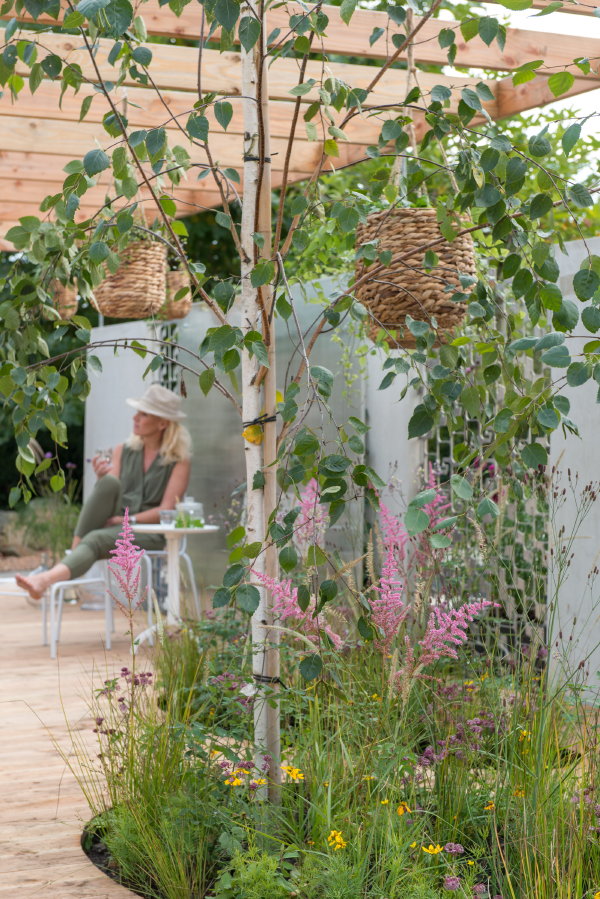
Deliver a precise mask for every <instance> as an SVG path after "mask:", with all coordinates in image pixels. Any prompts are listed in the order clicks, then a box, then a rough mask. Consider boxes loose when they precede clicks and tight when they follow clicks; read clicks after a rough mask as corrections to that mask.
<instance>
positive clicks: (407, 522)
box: [404, 507, 429, 537]
mask: <svg viewBox="0 0 600 899" xmlns="http://www.w3.org/2000/svg"><path fill="white" fill-rule="evenodd" d="M404 527H405V528H406V532H407V534H408V535H409V536H410V537H414V536H415V535H416V534H420V533H422V532H423V531H424V530H426V528H428V527H429V515H428V514H427V512H424V511H423V509H413V508H410V507H409V509H408V510H407V512H406V515H405V516H404Z"/></svg>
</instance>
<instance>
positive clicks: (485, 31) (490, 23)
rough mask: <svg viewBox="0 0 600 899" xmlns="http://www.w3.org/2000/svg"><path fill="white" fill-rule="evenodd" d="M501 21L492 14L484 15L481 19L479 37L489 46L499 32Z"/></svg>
mask: <svg viewBox="0 0 600 899" xmlns="http://www.w3.org/2000/svg"><path fill="white" fill-rule="evenodd" d="M498 28H499V22H498V19H494V18H492V17H491V16H483V17H482V18H481V19H480V20H479V37H480V38H481V40H482V41H483V43H484V44H487V45H488V47H489V46H490V44H491V43H492V41H493V40H494V38H495V37H496V35H497V34H498Z"/></svg>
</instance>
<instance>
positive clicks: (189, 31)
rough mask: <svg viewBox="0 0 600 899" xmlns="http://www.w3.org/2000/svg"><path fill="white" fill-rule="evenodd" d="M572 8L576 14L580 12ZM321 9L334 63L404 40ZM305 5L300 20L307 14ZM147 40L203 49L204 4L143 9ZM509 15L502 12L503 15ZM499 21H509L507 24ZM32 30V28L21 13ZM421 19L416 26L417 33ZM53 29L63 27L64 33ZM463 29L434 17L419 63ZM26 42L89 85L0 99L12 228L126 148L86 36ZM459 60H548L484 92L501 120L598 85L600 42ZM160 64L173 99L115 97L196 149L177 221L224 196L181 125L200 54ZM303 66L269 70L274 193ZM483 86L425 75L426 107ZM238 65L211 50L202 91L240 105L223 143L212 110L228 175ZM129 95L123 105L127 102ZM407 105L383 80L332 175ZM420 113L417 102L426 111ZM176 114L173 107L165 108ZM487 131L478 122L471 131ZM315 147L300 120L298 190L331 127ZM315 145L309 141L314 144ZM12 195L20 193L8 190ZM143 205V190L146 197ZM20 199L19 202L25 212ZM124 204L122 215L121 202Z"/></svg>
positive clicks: (353, 68) (282, 21)
mask: <svg viewBox="0 0 600 899" xmlns="http://www.w3.org/2000/svg"><path fill="white" fill-rule="evenodd" d="M548 2H549V0H535V2H534V7H535V8H544V7H545V6H547V4H548ZM567 6H568V8H569V11H573V12H577V14H590V13H593V10H594V8H597V7H600V0H591V2H590V3H587V4H565V10H566V7H567ZM575 7H577V8H576V9H575ZM322 10H323V11H324V12H325V13H326V15H327V16H328V17H329V20H330V23H329V26H328V28H327V34H326V36H325V37H323V38H322V39H321V42H320V45H316V46H315V49H321V50H322V51H323V52H324V53H325V54H328V55H334V56H336V57H339V56H340V55H341V56H344V57H346V58H355V57H364V58H367V59H370V60H372V61H375V62H376V63H377V64H379V63H380V62H381V60H383V59H386V58H387V57H388V56H389V54H390V53H392V52H394V46H393V44H392V36H393V34H395V33H397V32H398V31H399V29H398V27H397V26H396V25H394V24H393V23H392V22H391V21H390V20H389V18H388V17H387V15H386V14H385V13H381V12H374V11H369V10H357V12H356V14H355V16H354V17H353V19H352V22H351V24H350V26H347V25H346V24H345V23H343V22H342V20H341V18H340V10H339V8H338V7H332V6H323V7H322ZM301 11H302V10H301V8H300V7H298V12H301ZM140 12H141V13H142V15H143V17H144V20H145V23H146V26H147V29H148V33H149V35H150V36H163V37H164V36H167V37H176V38H185V39H186V40H187V41H194V40H195V41H197V39H198V38H199V24H200V10H199V8H198V6H197V5H195V4H189V5H188V6H186V7H185V8H184V10H183V12H182V15H181V16H180V17H179V18H177V17H175V16H174V15H173V13H172V12H171V10H170V9H169V8H168V7H162V6H160V3H159V0H150V2H148V3H145V4H143V6H141V7H140ZM289 12H290V10H289V8H288V9H284V8H279V9H274V10H272V11H271V12H270V14H269V25H270V27H271V28H273V29H274V28H280V29H281V33H280V34H279V36H278V37H277V38H276V40H277V41H282V40H284V39H285V38H286V34H287V29H288V28H289V25H288V16H289ZM500 13H501V10H500V8H499V14H500ZM504 13H505V11H504V12H502V13H501V14H504ZM22 21H23V22H26V21H31V19H30V18H29V19H27V15H26V13H24V14H23V20H22ZM418 22H419V20H418V18H416V17H415V24H418ZM55 24H56V23H55ZM452 27H456V23H453V22H450V21H447V20H442V19H432V20H429V21H426V22H425V23H424V25H423V27H422V29H421V31H420V32H419V34H418V39H417V41H416V44H415V57H416V60H417V64H418V65H423V64H428V65H430V64H436V65H438V66H444V65H446V64H447V51H446V50H444V49H443V48H441V47H440V44H439V41H438V37H439V33H440V30H441V29H442V28H452ZM375 28H383V29H384V33H383V35H382V36H381V38H380V39H379V40H377V41H376V42H375V43H374V44H373V45H371V43H370V37H371V34H372V32H373V29H375ZM20 36H21V37H23V38H24V39H28V38H29V39H36V40H37V41H38V60H41V59H43V57H44V55H45V54H50V53H52V54H57V55H59V56H60V57H61V58H63V59H66V60H67V61H68V62H70V63H77V64H78V65H80V66H81V68H82V70H83V73H84V77H85V78H87V79H89V84H87V85H86V84H84V85H83V86H82V88H81V89H80V91H79V92H78V94H77V95H73V94H72V93H69V92H68V93H67V94H65V96H64V97H63V99H62V104H61V107H60V108H59V105H58V99H59V95H60V86H59V83H58V82H56V81H54V82H53V81H51V80H44V81H43V82H42V83H41V85H40V86H39V87H38V89H37V91H36V93H35V94H33V95H31V94H30V93H29V91H28V89H27V87H25V89H24V90H23V91H22V93H21V94H20V96H19V98H18V100H17V101H16V102H15V103H12V102H11V99H10V96H9V94H8V92H5V93H4V96H3V97H2V98H0V221H2V222H5V223H14V222H15V220H16V219H18V218H19V216H20V215H23V214H36V211H37V207H38V206H39V203H40V201H41V200H42V199H43V197H45V196H46V195H48V194H53V193H59V192H60V190H61V186H62V182H63V180H64V177H65V175H64V172H63V169H64V165H65V163H66V162H67V161H68V160H70V159H72V158H81V157H82V156H83V155H85V153H86V152H87V151H88V150H90V149H92V148H93V147H94V146H101V147H103V148H105V149H107V150H109V149H110V148H111V147H112V146H114V145H115V144H116V143H117V142H118V141H117V140H116V139H111V138H110V136H109V135H108V134H107V133H106V131H105V130H104V128H103V127H102V119H103V116H104V115H105V113H106V112H107V109H108V107H107V104H106V101H105V99H104V97H103V96H102V95H101V94H98V93H97V92H96V91H95V90H94V88H93V82H94V81H95V80H96V75H95V72H94V70H93V68H92V66H91V65H90V61H89V56H88V53H87V51H86V50H85V48H84V46H83V42H82V40H81V39H80V38H79V37H77V36H72V35H65V34H60V33H56V32H45V33H43V34H40V33H39V32H33V31H30V32H28V31H27V30H24V31H23V32H21V35H20ZM456 43H457V55H456V60H455V66H457V67H461V68H463V67H464V68H466V69H468V68H485V69H487V70H490V69H491V70H493V69H495V70H497V71H498V74H499V76H500V75H501V73H502V72H510V71H512V70H514V69H517V68H519V67H520V66H521V65H523V64H524V63H526V62H529V61H532V60H538V59H544V67H543V68H541V69H540V70H539V72H540V73H541V74H538V76H537V77H536V78H535V79H534V80H532V81H530V82H527V83H526V84H521V85H518V86H517V87H515V86H514V85H513V83H512V79H511V78H510V76H509V77H498V78H497V79H488V80H487V82H486V83H487V85H488V87H489V88H490V90H491V91H492V93H493V94H494V99H493V100H492V101H490V102H489V103H487V104H486V113H487V114H488V115H489V116H490V117H491V118H492V119H501V118H505V117H507V116H511V115H514V114H516V113H518V112H523V111H525V110H527V109H531V108H534V107H538V106H541V105H544V104H546V103H548V102H551V101H552V100H553V99H554V96H553V95H552V93H551V91H550V90H549V87H548V77H549V75H551V74H552V73H553V72H555V71H561V70H563V69H569V70H570V71H572V72H573V74H574V75H575V76H576V77H575V81H574V83H573V85H572V87H571V88H570V89H569V91H567V92H566V94H564V95H563V96H575V95H576V94H580V93H584V92H586V91H589V90H593V89H594V88H596V87H598V86H600V67H599V65H598V62H599V60H600V40H597V39H589V38H581V37H570V36H565V35H552V34H545V33H541V32H531V31H524V30H521V29H515V28H509V29H507V39H506V45H505V47H504V49H501V48H500V47H499V46H498V45H497V44H496V43H493V44H492V46H490V47H488V46H487V45H486V44H484V43H483V41H481V40H480V39H479V38H478V37H476V38H473V39H472V40H471V41H468V42H467V41H465V40H464V39H463V37H462V34H461V33H460V30H459V29H458V28H457V29H456ZM112 45H113V42H112V41H107V40H101V41H99V42H98V52H97V55H96V60H97V62H98V65H99V67H100V71H101V75H102V77H103V78H106V79H108V80H111V79H114V77H115V69H114V68H113V67H112V66H111V65H110V64H109V63H108V54H109V52H110V49H111V47H112ZM151 48H152V52H153V63H152V69H151V71H152V75H153V78H154V79H155V82H156V87H157V89H158V91H160V93H161V95H162V96H163V97H164V100H165V104H163V103H162V102H161V100H160V99H159V97H158V94H157V92H156V91H155V90H154V89H151V88H145V87H141V86H140V85H139V83H138V82H136V81H134V80H133V79H126V80H125V82H124V85H123V88H122V89H119V90H118V91H116V92H115V95H114V96H115V99H116V100H117V104H118V107H119V109H120V110H126V114H127V118H128V121H129V125H130V126H131V127H133V128H140V129H142V128H145V129H150V128H156V127H161V126H162V127H166V129H167V132H168V135H169V140H170V142H172V143H180V144H182V145H183V146H185V147H186V149H188V151H189V152H190V154H191V158H192V161H193V164H194V166H196V168H193V169H192V170H191V171H190V173H188V175H187V176H186V177H185V179H184V180H183V181H182V183H181V184H180V185H178V186H177V187H173V186H172V185H171V184H170V182H169V181H168V179H166V178H165V179H163V182H162V184H161V185H160V187H161V190H162V191H164V192H166V193H169V194H170V195H171V196H172V197H173V198H174V200H175V202H176V204H177V208H178V213H179V214H186V213H187V214H189V213H190V212H192V211H195V210H198V209H201V208H206V207H211V206H214V205H217V204H218V203H219V201H220V195H219V193H218V191H217V189H216V185H215V183H214V180H213V179H212V177H208V178H205V179H204V180H201V181H198V178H197V176H198V174H199V173H200V171H201V167H204V166H206V164H207V158H206V156H205V153H204V151H203V150H202V148H201V147H196V146H191V145H190V142H189V140H188V138H187V136H186V135H185V134H184V132H183V131H182V130H181V129H180V128H179V127H178V123H180V124H181V125H182V126H185V122H186V120H187V117H188V115H189V114H190V112H191V110H192V107H193V104H194V102H195V100H196V98H197V87H198V86H197V73H196V70H197V63H198V48H197V46H179V45H177V46H174V45H169V44H164V43H152V44H151ZM581 56H586V57H588V58H589V59H590V60H591V62H592V66H591V71H590V73H589V74H587V75H584V74H583V73H582V72H581V71H580V70H579V69H578V68H577V67H574V66H573V65H572V60H573V58H575V57H581ZM17 72H18V73H19V74H20V75H21V76H22V77H24V78H27V76H28V72H29V70H28V69H27V67H26V66H24V65H23V64H22V63H20V62H19V63H18V64H17ZM375 73H376V68H374V67H373V65H357V64H356V63H354V62H340V61H337V60H336V61H335V62H330V63H327V68H326V75H325V77H327V76H333V77H335V78H338V79H340V80H342V81H344V82H346V83H348V84H351V85H352V86H353V87H363V88H365V87H367V86H368V85H369V83H370V82H371V80H372V78H373V76H374V74H375ZM311 77H312V78H314V79H315V81H316V82H317V84H316V86H315V88H313V90H312V91H310V92H308V93H307V94H305V95H303V96H302V97H301V101H300V102H301V103H302V104H303V107H304V108H306V105H307V104H308V103H310V102H312V101H313V100H314V99H315V97H316V90H317V88H318V85H319V83H320V81H321V79H322V78H323V77H324V74H323V67H322V63H321V62H318V61H310V62H309V63H308V66H307V70H306V74H305V76H304V80H308V79H309V78H311ZM298 78H299V63H298V61H297V60H295V59H293V58H277V59H275V61H274V62H273V63H272V66H271V77H270V90H269V94H270V122H271V145H272V153H271V155H272V168H273V185H274V187H277V186H278V184H280V183H281V177H282V169H283V164H284V159H285V153H286V146H287V138H288V136H289V134H290V128H291V123H292V116H293V102H292V101H293V99H294V98H293V97H292V96H291V95H290V90H291V89H292V88H293V87H295V85H297V83H298ZM481 80H482V79H481V78H480V77H479V76H477V77H473V76H471V75H468V74H465V75H462V74H458V73H457V74H456V75H454V76H450V75H447V74H441V73H431V72H424V71H422V70H418V72H417V82H418V86H419V88H420V90H421V91H422V95H423V98H424V101H425V102H426V101H427V97H428V95H429V94H430V92H431V90H432V89H433V87H434V86H436V85H443V86H445V87H447V88H449V89H450V90H451V91H452V100H451V102H450V111H455V110H456V108H457V104H458V101H459V99H460V92H461V90H463V89H464V88H466V87H470V88H474V87H475V86H476V85H477V83H478V82H479V81H481ZM240 84H241V77H240V55H239V53H238V52H236V51H232V52H226V53H219V52H218V51H217V50H215V49H210V48H207V49H204V50H203V90H204V91H213V92H215V93H217V94H219V95H221V96H224V97H227V98H228V99H229V100H230V101H231V103H232V106H233V116H232V119H231V122H230V123H229V126H228V129H227V133H224V132H223V131H222V130H221V128H220V126H219V125H218V124H217V123H216V122H215V119H214V114H213V112H212V110H210V109H209V110H208V111H207V115H208V118H209V121H210V127H211V152H212V154H213V159H215V160H216V161H217V163H218V165H219V166H220V167H221V168H225V167H228V168H239V167H240V160H241V158H242V135H243V130H244V128H243V120H242V111H241V102H240ZM91 94H93V95H94V97H95V98H94V100H93V102H92V104H91V107H90V109H89V111H88V113H87V115H86V118H85V120H84V121H83V122H80V121H79V117H80V111H81V103H82V100H83V98H84V97H86V96H89V95H91ZM125 95H126V99H125ZM405 96H406V71H405V70H404V69H402V68H392V69H390V70H389V71H388V72H386V73H385V75H384V76H383V77H382V78H381V80H380V81H379V83H378V84H377V87H376V89H375V91H373V92H372V93H371V94H370V95H369V99H368V105H369V106H371V107H372V108H373V109H372V112H371V114H370V115H369V116H361V117H356V118H354V119H352V120H351V121H350V122H348V123H347V125H346V126H345V128H344V131H345V134H346V136H347V141H346V142H339V147H340V150H339V152H340V155H339V157H338V158H336V159H332V160H329V161H328V166H327V167H328V168H330V169H331V168H335V167H339V166H341V165H346V164H349V163H353V162H356V161H359V160H360V159H363V158H365V151H366V148H367V147H368V146H369V145H371V144H375V143H377V141H378V138H379V133H380V129H381V124H382V119H384V118H386V117H389V116H395V115H397V114H398V111H399V110H400V108H401V105H402V101H403V100H404V98H405ZM417 104H418V101H417ZM166 107H168V109H167V108H166ZM413 112H414V116H415V126H416V133H417V139H419V138H420V137H421V136H422V134H423V133H424V130H425V129H426V127H427V126H426V124H425V122H424V119H423V116H422V115H421V114H419V113H418V111H416V110H413ZM480 121H481V117H480V118H479V119H474V120H473V122H472V124H477V123H478V122H480ZM315 124H316V125H317V138H318V139H317V140H315V139H314V134H312V135H308V134H307V132H306V130H305V127H304V123H303V121H302V119H301V120H300V125H299V127H298V129H297V131H296V134H295V139H294V144H293V148H292V156H291V160H290V164H291V171H290V173H289V177H290V181H292V182H293V181H298V180H301V179H304V178H306V177H308V176H309V175H310V174H312V172H313V171H314V169H315V166H316V165H317V163H318V161H319V159H320V158H321V153H322V146H323V144H322V141H323V140H324V139H326V137H327V136H328V135H327V133H326V125H327V123H325V126H323V124H322V123H321V122H320V121H319V120H315ZM309 136H310V137H311V138H312V139H311V140H309V139H308V138H309ZM109 187H110V186H109V183H108V180H107V178H105V183H104V186H103V183H102V179H100V181H99V183H98V185H97V187H95V188H93V190H91V191H89V192H88V193H86V194H85V195H84V197H83V199H82V203H83V205H82V208H81V209H80V211H79V213H78V214H79V215H80V216H81V217H86V216H88V215H90V214H91V213H92V212H94V211H95V210H96V209H97V206H94V204H95V203H99V204H100V203H102V202H103V200H104V197H105V194H106V193H107V191H108V190H109ZM11 188H12V189H11ZM140 196H141V198H142V200H144V194H143V192H142V193H141V194H140ZM17 201H18V202H17ZM124 202H125V201H124V200H121V199H119V200H117V201H116V207H115V208H119V206H120V205H121V204H122V203H124Z"/></svg>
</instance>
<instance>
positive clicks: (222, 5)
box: [212, 0, 240, 31]
mask: <svg viewBox="0 0 600 899" xmlns="http://www.w3.org/2000/svg"><path fill="white" fill-rule="evenodd" d="M212 10H213V14H214V17H215V19H216V20H217V22H218V23H219V25H222V26H223V28H224V29H225V30H226V31H233V29H234V28H235V23H236V22H237V20H238V16H239V13H240V4H239V3H236V2H235V0H216V3H215V4H214V6H213V7H212Z"/></svg>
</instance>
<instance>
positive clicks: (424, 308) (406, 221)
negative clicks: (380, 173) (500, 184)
mask: <svg viewBox="0 0 600 899" xmlns="http://www.w3.org/2000/svg"><path fill="white" fill-rule="evenodd" d="M441 238H442V234H441V232H440V229H439V225H438V223H437V218H436V211H435V209H430V208H415V209H413V208H406V207H400V208H398V209H393V210H391V211H390V210H384V211H382V212H375V213H372V214H371V215H370V216H369V217H368V219H367V221H366V223H365V224H363V225H359V226H358V228H357V229H356V243H357V246H360V245H361V244H364V243H368V242H369V241H378V248H379V251H381V250H390V251H391V252H392V253H393V254H394V257H396V258H397V257H398V256H402V255H404V254H405V253H409V251H410V250H413V249H414V248H416V247H421V248H423V249H421V250H419V251H418V252H414V253H412V254H411V255H408V256H407V258H406V260H405V261H403V262H399V263H396V264H394V263H392V266H391V268H389V269H385V270H383V271H379V272H377V273H374V274H373V277H372V278H371V279H367V280H366V281H365V282H364V283H363V284H360V285H359V286H358V287H357V288H356V289H355V291H354V295H355V296H356V298H357V300H359V301H360V302H361V303H363V305H365V306H366V307H367V308H368V309H369V311H370V312H371V314H372V316H373V318H374V321H373V324H372V325H371V328H370V336H371V338H372V339H374V338H375V335H376V334H377V332H378V330H379V329H380V328H381V327H382V326H383V327H384V328H386V329H387V330H394V331H396V332H397V333H398V336H397V338H396V342H397V343H398V344H401V345H404V346H410V345H414V342H415V338H414V337H413V335H412V334H411V333H410V331H409V330H408V328H407V327H406V316H407V315H410V316H411V317H412V318H414V319H417V320H419V321H427V322H429V323H430V324H431V325H432V326H433V327H434V328H435V330H436V331H437V332H438V336H441V335H442V334H443V333H444V332H447V331H451V330H452V329H453V328H455V327H456V326H457V325H460V324H461V322H462V321H463V319H464V317H465V314H466V303H463V302H458V303H457V302H453V301H452V299H451V297H452V294H453V293H455V292H463V287H462V285H461V283H460V280H459V274H462V275H474V274H475V252H474V248H473V241H472V239H471V236H470V234H463V235H460V236H459V237H457V238H456V239H455V240H453V241H452V242H450V241H447V240H443V242H441V243H436V244H435V246H432V247H431V249H432V250H433V252H435V253H436V255H437V256H438V264H437V265H436V266H435V268H433V269H430V270H427V271H426V270H425V269H424V268H423V256H424V255H425V248H426V247H428V245H429V244H432V243H434V242H435V241H440V239H441ZM365 273H368V268H367V267H366V266H365V264H364V262H363V261H362V260H360V261H359V262H358V264H357V266H356V279H357V280H358V279H359V278H361V277H362V276H363V275H364V274H365Z"/></svg>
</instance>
